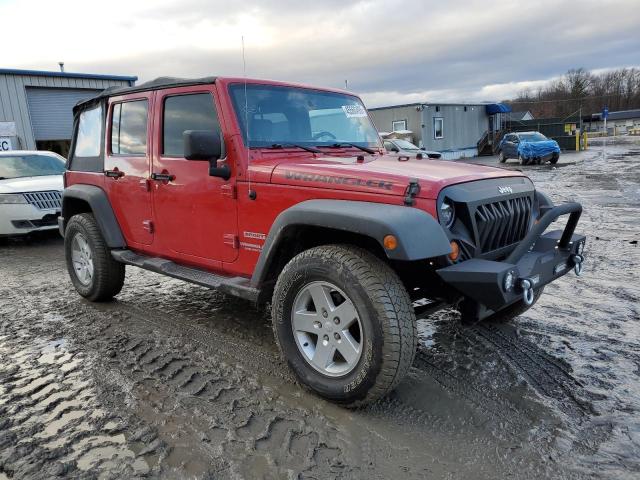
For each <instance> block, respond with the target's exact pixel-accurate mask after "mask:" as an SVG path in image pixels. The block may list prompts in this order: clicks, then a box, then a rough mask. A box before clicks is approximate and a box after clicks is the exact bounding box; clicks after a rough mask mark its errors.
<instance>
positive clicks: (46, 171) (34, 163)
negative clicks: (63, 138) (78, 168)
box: [0, 155, 65, 178]
mask: <svg viewBox="0 0 640 480" xmlns="http://www.w3.org/2000/svg"><path fill="white" fill-rule="evenodd" d="M64 168H65V167H64V160H62V159H60V158H57V157H54V156H51V155H11V156H0V178H20V177H41V176H44V175H61V174H62V173H64Z"/></svg>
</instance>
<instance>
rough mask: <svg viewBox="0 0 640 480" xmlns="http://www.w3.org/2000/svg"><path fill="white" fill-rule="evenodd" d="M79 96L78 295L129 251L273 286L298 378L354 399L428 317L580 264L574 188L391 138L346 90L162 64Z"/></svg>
mask: <svg viewBox="0 0 640 480" xmlns="http://www.w3.org/2000/svg"><path fill="white" fill-rule="evenodd" d="M74 114H75V126H74V136H73V143H72V147H71V154H70V156H69V161H68V164H67V172H66V174H65V182H66V184H65V186H66V188H65V191H64V195H63V206H62V217H61V218H60V220H59V222H60V232H61V233H62V235H63V236H64V238H65V253H66V259H67V266H68V269H69V274H70V276H71V280H72V282H73V285H74V286H75V288H76V289H77V291H78V292H79V293H80V295H82V296H84V297H86V298H87V299H89V300H91V301H101V300H108V299H110V298H111V297H113V296H114V295H117V294H118V292H120V289H121V288H122V285H123V282H124V278H125V265H135V266H137V267H141V268H144V269H147V270H151V271H154V272H157V273H161V274H164V275H169V276H171V277H175V278H179V279H182V280H186V281H188V282H193V283H196V284H198V285H202V286H205V287H210V288H216V289H218V290H220V291H222V292H225V293H227V294H231V295H236V296H239V297H243V298H245V299H247V300H250V301H252V302H257V303H259V304H264V303H267V302H269V301H270V302H271V312H272V318H273V329H274V332H275V337H276V339H277V342H278V345H279V347H280V349H281V351H282V354H283V356H284V358H285V359H286V360H287V362H288V363H289V365H290V367H291V369H292V370H293V371H294V372H295V374H296V375H297V377H298V379H299V380H300V381H301V382H302V383H303V384H305V385H307V386H308V387H310V388H311V389H312V390H314V391H315V392H317V393H318V394H319V395H321V396H323V397H325V398H328V399H331V400H333V401H336V402H339V403H342V404H345V405H362V404H364V403H367V402H370V401H372V400H375V399H377V398H379V397H380V396H382V395H384V394H386V393H387V392H389V391H390V390H391V389H393V388H394V387H395V385H397V384H398V382H399V381H400V380H401V379H402V377H403V376H404V375H405V374H406V373H407V371H408V370H409V367H410V366H411V363H412V361H413V357H414V354H415V350H416V317H417V316H418V317H419V316H424V315H427V314H428V313H429V312H431V311H433V310H434V309H435V308H438V307H441V306H444V305H456V306H458V308H459V309H460V311H461V312H462V318H463V320H464V321H478V320H481V319H483V318H486V317H490V316H491V317H498V316H499V317H502V318H509V317H513V316H515V315H518V314H520V313H522V312H523V311H524V310H526V309H527V308H528V307H530V306H531V305H532V304H533V303H534V302H535V301H536V300H537V298H538V297H539V296H540V294H541V293H542V289H543V287H544V285H545V284H547V283H549V282H551V281H553V280H555V279H556V278H558V277H560V276H562V275H564V274H565V273H567V272H568V271H569V270H571V269H572V268H574V269H575V270H576V273H580V270H581V268H582V261H583V257H582V250H583V247H584V242H585V237H584V236H581V235H577V234H574V230H575V227H576V224H577V222H578V218H579V216H580V213H581V210H582V209H581V206H580V205H579V204H576V203H568V204H564V205H560V206H553V204H552V203H551V201H550V200H549V198H548V197H547V196H545V195H544V194H543V193H541V192H539V191H536V190H535V188H534V187H533V184H532V182H531V181H530V180H529V179H528V178H527V177H525V176H524V175H522V174H520V173H517V172H511V171H507V170H502V169H497V168H488V167H479V166H471V165H466V164H460V163H453V162H443V161H434V160H429V159H428V158H424V157H423V156H422V155H421V154H417V155H416V156H414V157H408V156H402V155H388V154H385V153H384V149H383V146H382V142H381V140H380V138H379V136H378V133H377V131H376V129H375V127H374V126H373V124H372V122H371V119H370V118H369V116H368V114H367V111H366V110H365V108H364V106H363V104H362V102H361V101H360V99H359V98H358V97H356V96H354V95H352V94H350V93H347V92H343V91H336V90H326V89H318V88H310V87H304V86H299V85H292V84H285V83H278V82H271V81H262V80H244V79H234V78H202V79H195V80H180V79H171V78H161V79H158V80H155V81H152V82H149V83H146V84H143V85H140V86H135V87H130V88H120V89H110V90H106V91H104V92H102V93H101V94H99V95H98V96H97V97H95V98H93V99H90V100H87V101H84V102H82V103H80V104H78V105H77V106H76V107H75V109H74ZM565 214H570V217H569V220H568V222H567V223H566V226H565V228H564V230H562V231H551V232H548V233H544V232H545V230H546V228H547V227H548V226H549V225H550V224H551V222H553V221H554V220H556V219H557V218H558V217H559V216H560V215H565Z"/></svg>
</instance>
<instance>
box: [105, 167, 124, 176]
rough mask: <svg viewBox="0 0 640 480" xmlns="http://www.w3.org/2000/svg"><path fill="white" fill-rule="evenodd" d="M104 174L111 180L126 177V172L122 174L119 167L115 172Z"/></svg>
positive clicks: (110, 171) (108, 171) (107, 171)
mask: <svg viewBox="0 0 640 480" xmlns="http://www.w3.org/2000/svg"><path fill="white" fill-rule="evenodd" d="M104 174H105V176H107V177H109V178H120V177H124V172H121V171H120V170H118V167H116V168H114V169H113V170H105V171H104Z"/></svg>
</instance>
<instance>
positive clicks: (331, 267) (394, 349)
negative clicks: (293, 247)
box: [271, 245, 417, 407]
mask: <svg viewBox="0 0 640 480" xmlns="http://www.w3.org/2000/svg"><path fill="white" fill-rule="evenodd" d="M314 282H315V283H321V284H331V285H335V286H336V287H337V288H338V289H340V290H342V291H343V292H344V294H345V296H346V297H347V299H348V300H350V301H351V302H352V303H353V306H354V307H355V310H356V312H357V315H358V318H359V321H360V324H361V331H362V335H361V338H360V349H359V350H360V352H361V353H360V356H359V360H358V361H357V364H355V362H354V365H355V366H354V367H352V368H353V369H352V370H350V371H348V372H347V373H345V374H344V375H337V376H336V375H334V376H329V375H326V374H323V373H321V372H320V371H319V370H317V369H316V367H313V366H312V364H311V361H310V360H308V359H307V358H306V357H305V354H304V353H303V350H302V348H301V347H299V346H298V343H297V342H298V340H297V337H295V335H297V333H294V329H293V323H292V322H293V317H294V311H293V307H294V305H297V303H296V302H297V301H298V300H297V299H298V298H299V295H300V294H301V292H304V289H305V288H308V286H309V285H311V284H313V283H314ZM313 302H314V305H315V300H313ZM271 308H272V319H273V329H274V333H275V337H276V340H277V343H278V346H279V348H280V352H281V353H282V355H283V357H284V359H285V360H286V361H287V363H288V364H289V366H290V368H291V369H292V371H293V372H294V374H295V375H296V377H297V378H298V380H299V381H300V382H301V383H302V384H303V385H305V386H306V387H308V388H310V389H311V390H312V391H314V392H316V393H317V394H318V395H320V396H322V397H324V398H326V399H328V400H331V401H334V402H336V403H339V404H342V405H344V406H348V407H357V406H360V405H364V404H367V403H370V402H373V401H375V400H377V399H378V398H380V397H382V396H384V395H386V394H387V393H388V392H390V391H391V390H392V389H393V388H394V387H395V386H396V385H397V384H398V383H399V382H400V380H401V379H402V378H403V377H404V376H405V374H406V373H407V372H408V371H409V368H410V367H411V364H412V363H413V358H414V356H415V352H416V342H417V334H416V318H415V314H414V311H413V307H412V305H411V301H410V300H409V295H408V294H407V291H406V289H405V288H404V285H403V284H402V282H401V281H400V279H399V278H398V276H397V275H396V274H395V272H394V271H393V270H392V269H391V268H390V267H389V266H388V265H387V264H385V263H384V262H383V261H382V260H380V259H379V258H377V257H376V256H375V255H373V254H371V253H369V252H368V251H366V250H363V249H360V248H357V247H354V246H349V245H327V246H321V247H315V248H311V249H309V250H306V251H304V252H302V253H300V254H299V255H297V256H296V257H294V258H293V259H292V260H291V261H290V262H289V263H288V264H287V265H286V266H285V267H284V269H283V271H282V273H281V274H280V276H279V278H278V281H277V283H276V286H275V290H274V294H273V301H272V307H271ZM313 308H315V307H313ZM328 320H329V321H330V320H331V316H329V318H328ZM322 328H324V327H322ZM329 328H331V325H329ZM320 334H321V335H322V333H320ZM319 341H320V335H318V342H319ZM332 358H334V357H332Z"/></svg>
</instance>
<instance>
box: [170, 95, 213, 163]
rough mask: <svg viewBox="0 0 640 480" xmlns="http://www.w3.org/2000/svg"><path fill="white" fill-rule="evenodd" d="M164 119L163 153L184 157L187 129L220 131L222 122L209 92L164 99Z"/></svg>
mask: <svg viewBox="0 0 640 480" xmlns="http://www.w3.org/2000/svg"><path fill="white" fill-rule="evenodd" d="M163 115H164V116H163V121H162V124H163V126H162V154H163V155H166V156H174V157H182V156H183V155H184V140H183V138H182V134H183V133H184V131H185V130H209V131H214V132H219V131H220V122H219V121H218V114H217V113H216V109H215V106H214V104H213V97H212V96H211V94H209V93H195V94H191V95H176V96H174V97H167V99H166V100H165V101H164V114H163Z"/></svg>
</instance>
